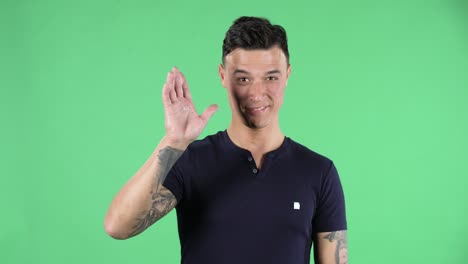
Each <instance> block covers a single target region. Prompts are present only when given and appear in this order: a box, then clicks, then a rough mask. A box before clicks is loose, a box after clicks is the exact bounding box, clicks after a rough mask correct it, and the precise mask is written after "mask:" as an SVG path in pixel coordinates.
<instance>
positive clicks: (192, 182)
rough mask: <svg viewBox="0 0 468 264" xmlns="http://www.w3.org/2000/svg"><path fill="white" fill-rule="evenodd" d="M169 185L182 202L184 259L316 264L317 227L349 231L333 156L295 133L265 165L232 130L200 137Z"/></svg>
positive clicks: (194, 263)
mask: <svg viewBox="0 0 468 264" xmlns="http://www.w3.org/2000/svg"><path fill="white" fill-rule="evenodd" d="M163 185H164V186H165V187H166V188H167V189H169V190H170V191H171V192H172V193H173V194H174V196H175V197H176V198H177V201H178V203H177V206H176V211H177V221H178V229H179V237H180V243H181V251H182V252H181V254H182V263H183V264H199V263H203V264H231V263H233V264H234V263H235V264H239V263H242V264H248V263H255V264H263V263H265V264H275V263H278V264H304V263H310V260H309V258H310V250H311V246H312V236H313V234H314V233H318V232H330V231H337V230H346V216H345V204H344V196H343V190H342V187H341V183H340V179H339V177H338V173H337V170H336V168H335V166H334V164H333V162H332V161H330V160H329V159H328V158H326V157H324V156H321V155H319V154H317V153H315V152H313V151H311V150H309V149H308V148H306V147H304V146H302V145H300V144H298V143H296V142H294V141H293V140H291V139H290V138H288V137H285V139H284V141H283V143H282V145H281V146H280V147H279V148H278V149H276V150H274V151H272V152H269V153H267V154H266V155H265V157H264V161H263V163H262V168H261V169H258V168H257V167H256V165H255V161H254V160H253V158H252V155H251V153H250V152H249V151H248V150H245V149H242V148H240V147H238V146H236V145H234V143H233V142H232V141H231V140H230V139H229V136H228V134H227V133H226V131H221V132H218V133H217V134H214V135H211V136H208V137H206V138H205V139H203V140H199V141H194V142H193V143H192V144H190V145H189V147H188V148H187V149H186V151H185V152H184V153H183V154H182V156H181V157H180V158H179V160H178V161H177V162H176V164H175V165H174V167H173V168H172V169H171V171H170V172H169V174H168V175H167V178H166V180H165V181H164V183H163Z"/></svg>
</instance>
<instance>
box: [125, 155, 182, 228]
mask: <svg viewBox="0 0 468 264" xmlns="http://www.w3.org/2000/svg"><path fill="white" fill-rule="evenodd" d="M183 152H184V151H182V150H179V149H175V148H171V147H165V148H163V149H161V150H160V151H159V155H158V162H159V168H158V170H157V171H156V174H155V175H154V181H153V186H152V188H151V193H150V194H151V201H152V203H151V208H150V209H149V210H146V211H144V212H143V213H142V215H141V217H139V218H137V219H136V223H135V225H134V226H133V231H132V232H131V233H130V236H135V235H137V234H139V233H141V232H143V231H144V230H145V229H146V228H148V227H149V226H150V225H152V224H153V223H154V222H156V221H157V220H159V219H161V218H162V217H163V216H165V215H166V214H167V213H169V211H170V210H171V209H172V208H174V207H175V205H176V203H177V200H176V198H175V197H174V195H173V194H172V193H171V192H170V191H169V190H168V189H166V188H164V186H162V184H163V183H164V180H165V179H166V177H167V174H168V173H169V171H170V170H171V168H172V166H174V164H175V162H176V161H177V160H178V159H179V157H180V156H181V155H182V153H183Z"/></svg>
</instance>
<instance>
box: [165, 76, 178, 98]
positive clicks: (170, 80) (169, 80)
mask: <svg viewBox="0 0 468 264" xmlns="http://www.w3.org/2000/svg"><path fill="white" fill-rule="evenodd" d="M174 81H175V80H174V72H173V71H172V72H170V73H169V75H168V76H167V86H168V88H169V98H170V99H171V103H175V102H176V101H177V95H176V92H175V90H174V85H175V83H174Z"/></svg>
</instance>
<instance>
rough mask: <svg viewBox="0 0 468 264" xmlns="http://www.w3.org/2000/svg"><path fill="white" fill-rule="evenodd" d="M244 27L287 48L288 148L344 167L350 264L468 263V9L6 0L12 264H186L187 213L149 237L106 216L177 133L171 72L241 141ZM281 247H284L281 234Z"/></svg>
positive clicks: (3, 258)
mask: <svg viewBox="0 0 468 264" xmlns="http://www.w3.org/2000/svg"><path fill="white" fill-rule="evenodd" d="M241 15H255V16H264V17H267V18H269V19H271V20H272V22H274V23H279V24H281V25H283V26H284V27H285V28H286V30H287V32H288V35H289V44H290V53H291V63H292V67H293V72H292V75H291V78H290V81H289V86H288V89H287V90H286V95H285V104H284V106H283V108H282V112H281V127H282V129H283V131H284V133H285V134H287V135H288V136H289V137H291V138H293V139H295V140H297V141H299V142H301V143H303V144H305V145H307V146H308V147H309V148H311V149H313V150H315V151H317V152H319V153H321V154H323V155H326V156H328V157H330V158H331V159H333V160H334V161H335V163H336V165H337V167H338V170H339V172H340V176H341V179H342V182H343V186H344V188H345V195H346V202H347V216H348V223H349V231H348V234H349V238H348V239H349V254H350V259H351V262H352V263H359V264H364V263H372V264H374V263H391V264H394V263H426V264H427V263H468V256H467V254H466V251H465V250H466V247H467V246H468V227H467V223H468V219H467V216H468V213H467V211H468V205H467V204H468V203H467V202H468V196H467V194H466V191H465V189H466V187H467V183H468V181H467V177H468V173H467V172H468V169H467V167H466V166H467V165H466V164H467V161H468V159H467V157H468V155H467V151H466V149H467V148H468V140H467V138H466V137H467V135H468V125H467V121H468V104H467V103H468V100H467V99H468V92H467V90H468V3H467V2H466V1H465V0H447V1H442V0H441V1H435V0H434V1H433V0H425V1H422V0H421V1H419V0H415V1H411V0H399V1H395V0H379V1H375V0H372V1H370V0H369V1H311V0H309V1H290V2H286V1H281V2H280V1H277V2H275V1H251V0H248V1H245V0H238V1H231V2H229V1H204V2H199V1H178V0H174V1H157V0H153V1H149V0H148V1H130V0H120V1H118V0H114V1H111V0H103V1H91V0H86V1H53V0H43V1H25V0H23V1H20V0H1V1H0V30H1V35H0V37H1V41H0V67H1V68H0V77H1V78H0V87H1V91H0V98H1V99H0V100H1V106H0V107H1V108H0V112H1V118H2V121H1V132H0V133H1V142H0V143H1V147H0V149H1V179H0V184H1V192H0V205H1V217H0V224H1V231H0V263H47V264H50V263H113V264H116V263H140V262H141V263H178V262H179V261H180V256H179V254H180V253H179V251H180V246H179V240H178V234H177V227H176V214H175V211H173V212H171V213H170V214H169V215H168V216H166V217H165V218H163V219H162V220H161V221H160V222H158V223H157V224H156V225H154V226H152V227H151V228H150V229H149V230H147V231H146V232H144V233H143V234H141V235H140V236H137V237H135V238H132V239H129V240H126V241H117V240H114V239H112V238H110V237H109V236H107V234H106V233H105V232H104V228H103V221H104V215H105V213H106V210H107V207H108V205H109V203H110V202H111V200H112V198H113V196H114V195H115V194H116V192H117V191H118V190H119V189H120V187H121V186H122V185H123V184H124V183H125V182H126V181H127V180H128V179H129V178H130V177H131V176H132V175H133V173H135V172H136V170H137V169H138V168H139V167H140V166H141V165H142V164H143V162H144V161H145V160H146V159H147V157H148V156H149V155H150V154H151V152H152V151H153V149H154V148H155V146H156V145H157V143H158V142H159V140H160V138H161V137H162V136H163V134H164V128H163V108H162V102H161V87H162V84H163V83H164V80H165V77H166V73H167V72H168V71H169V70H170V69H171V67H172V66H173V65H177V66H179V68H180V69H181V70H182V71H183V72H184V73H185V74H186V77H187V79H188V81H189V84H190V86H191V89H192V95H193V97H194V100H195V103H196V105H197V107H198V109H199V111H201V110H202V109H204V108H205V107H206V106H208V105H209V104H211V103H218V104H219V105H220V111H219V112H218V113H216V114H215V116H214V117H213V119H212V120H211V121H210V123H209V125H208V127H207V128H206V129H205V131H204V133H203V135H202V136H205V135H207V134H211V133H214V132H216V131H218V130H221V129H224V128H226V126H227V125H228V123H229V120H230V109H229V105H228V103H227V97H226V93H225V90H224V89H223V88H222V86H221V84H220V81H219V78H218V75H217V64H218V63H219V62H220V59H221V58H220V57H221V44H222V39H223V37H224V33H225V31H226V30H227V28H228V27H229V26H230V24H231V23H232V21H233V20H234V19H235V18H237V17H238V16H241ZM278 239H281V238H280V237H279V238H278Z"/></svg>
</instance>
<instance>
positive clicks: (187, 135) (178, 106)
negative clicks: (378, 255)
mask: <svg viewBox="0 0 468 264" xmlns="http://www.w3.org/2000/svg"><path fill="white" fill-rule="evenodd" d="M162 98H163V103H164V112H165V128H166V136H167V137H169V138H171V139H172V140H174V141H177V142H188V143H190V142H192V141H194V140H195V139H197V138H198V136H200V134H201V132H202V131H203V129H204V128H205V126H206V124H207V123H208V120H209V119H210V118H211V116H212V115H213V114H214V113H215V112H216V111H217V110H218V106H217V105H214V104H213V105H210V106H209V107H208V108H207V109H206V110H205V111H204V112H203V113H202V114H201V115H198V113H197V111H196V109H195V105H194V104H193V101H192V96H191V95H190V91H189V87H188V84H187V80H186V79H185V77H184V75H183V74H182V73H181V72H180V71H179V70H178V69H177V68H176V67H174V68H173V69H172V71H171V72H169V73H168V75H167V80H166V83H165V84H164V87H163V92H162Z"/></svg>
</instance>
